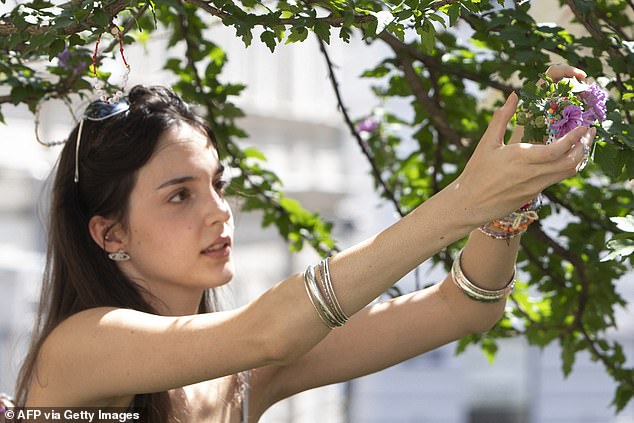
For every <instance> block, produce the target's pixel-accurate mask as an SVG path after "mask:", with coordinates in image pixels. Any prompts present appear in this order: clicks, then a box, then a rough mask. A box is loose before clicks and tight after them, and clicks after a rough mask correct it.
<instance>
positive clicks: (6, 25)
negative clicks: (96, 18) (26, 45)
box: [0, 0, 130, 37]
mask: <svg viewBox="0 0 634 423" xmlns="http://www.w3.org/2000/svg"><path fill="white" fill-rule="evenodd" d="M129 6H130V1H129V0H114V1H113V2H112V3H109V4H107V5H105V6H104V7H103V9H104V11H105V12H106V13H107V14H108V15H110V16H116V15H117V14H119V12H121V11H122V10H124V9H125V8H126V7H129ZM99 26H100V25H97V24H96V23H94V22H93V20H92V19H91V17H90V16H88V18H87V19H86V20H85V21H82V22H75V23H73V24H70V25H68V26H67V27H65V28H64V34H65V35H71V34H76V33H78V32H81V31H85V30H87V29H92V28H95V27H99ZM51 29H53V28H52V27H51V26H50V25H35V24H32V25H27V26H26V28H24V29H20V30H19V29H17V28H16V27H15V25H13V23H12V22H7V21H4V20H0V37H8V36H10V35H13V34H15V33H17V32H26V33H27V34H29V35H39V34H43V33H45V32H47V31H50V30H51Z"/></svg>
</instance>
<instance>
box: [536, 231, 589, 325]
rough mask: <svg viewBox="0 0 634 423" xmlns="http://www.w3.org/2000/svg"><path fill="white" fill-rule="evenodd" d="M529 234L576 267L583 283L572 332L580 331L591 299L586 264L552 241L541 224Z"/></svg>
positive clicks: (576, 271)
mask: <svg viewBox="0 0 634 423" xmlns="http://www.w3.org/2000/svg"><path fill="white" fill-rule="evenodd" d="M529 232H530V233H531V234H532V235H534V236H535V237H536V238H537V239H538V240H540V241H542V242H543V243H545V244H547V245H549V246H550V247H552V249H553V251H554V252H555V254H557V255H559V256H560V257H562V258H564V259H566V260H568V261H569V262H570V263H571V264H572V265H573V267H574V269H575V273H577V277H578V278H579V282H580V283H581V292H579V306H578V308H577V310H576V312H575V317H574V321H573V322H572V324H571V325H570V327H571V330H574V329H579V328H580V327H581V325H582V324H583V322H582V319H583V313H584V311H585V308H586V304H587V303H588V298H589V290H590V281H589V280H588V276H587V275H586V270H585V269H586V264H585V263H584V262H583V260H582V259H581V257H579V256H578V255H576V254H574V253H572V252H571V251H570V250H568V249H566V248H564V247H562V246H561V245H559V243H557V242H556V241H555V240H554V239H552V238H551V237H550V236H548V234H546V233H545V232H544V231H543V230H542V228H541V226H540V225H539V224H533V225H530V226H529Z"/></svg>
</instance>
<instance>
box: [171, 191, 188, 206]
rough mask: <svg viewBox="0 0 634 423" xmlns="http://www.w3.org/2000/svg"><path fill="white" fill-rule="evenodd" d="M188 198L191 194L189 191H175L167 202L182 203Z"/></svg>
mask: <svg viewBox="0 0 634 423" xmlns="http://www.w3.org/2000/svg"><path fill="white" fill-rule="evenodd" d="M190 197H191V193H190V192H189V190H188V189H186V188H183V189H179V190H178V191H176V193H175V194H174V195H172V196H171V197H170V198H169V200H168V201H169V202H170V203H182V202H184V201H185V200H187V199H188V198H190Z"/></svg>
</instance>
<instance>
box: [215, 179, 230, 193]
mask: <svg viewBox="0 0 634 423" xmlns="http://www.w3.org/2000/svg"><path fill="white" fill-rule="evenodd" d="M227 185H229V182H228V181H227V180H225V179H218V180H217V181H216V182H214V189H215V190H216V192H218V193H219V194H224V193H225V189H226V188H227Z"/></svg>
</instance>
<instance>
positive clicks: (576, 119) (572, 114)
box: [517, 76, 608, 144]
mask: <svg viewBox="0 0 634 423" xmlns="http://www.w3.org/2000/svg"><path fill="white" fill-rule="evenodd" d="M543 78H544V80H545V81H547V82H546V83H544V84H542V85H541V86H539V87H536V89H535V92H533V93H524V92H523V93H522V97H523V98H524V101H523V103H522V104H521V105H520V108H519V110H518V112H517V123H518V124H519V125H523V126H524V137H523V138H522V141H523V142H530V143H537V144H550V143H551V142H553V141H555V140H556V139H558V138H561V137H563V136H564V135H566V134H567V133H568V132H570V131H572V130H573V129H575V128H577V127H578V126H581V125H586V126H590V125H594V124H597V123H601V122H603V121H604V120H605V117H606V102H607V99H608V93H607V92H606V91H604V90H603V89H602V88H601V86H600V85H599V84H597V83H596V82H595V83H592V84H586V83H584V82H580V81H578V80H577V79H576V78H564V79H562V80H560V81H559V82H556V83H555V82H553V81H552V80H551V79H550V78H548V77H546V76H544V77H543Z"/></svg>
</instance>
